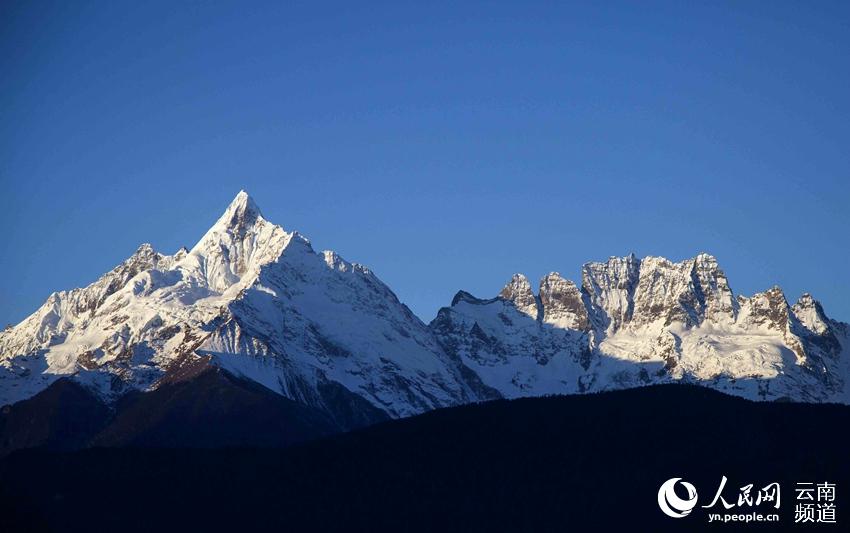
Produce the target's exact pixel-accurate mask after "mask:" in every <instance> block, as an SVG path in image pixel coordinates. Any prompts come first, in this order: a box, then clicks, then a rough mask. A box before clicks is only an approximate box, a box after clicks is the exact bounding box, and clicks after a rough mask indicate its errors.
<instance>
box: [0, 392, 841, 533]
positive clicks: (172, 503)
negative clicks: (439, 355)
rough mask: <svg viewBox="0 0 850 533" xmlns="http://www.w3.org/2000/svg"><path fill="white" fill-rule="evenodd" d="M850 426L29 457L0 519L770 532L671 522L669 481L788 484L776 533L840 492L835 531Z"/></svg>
mask: <svg viewBox="0 0 850 533" xmlns="http://www.w3.org/2000/svg"><path fill="white" fill-rule="evenodd" d="M849 423H850V407H847V406H841V405H802V404H793V403H754V402H749V401H746V400H742V399H739V398H733V397H729V396H725V395H723V394H720V393H718V392H715V391H712V390H709V389H705V388H701V387H692V386H686V385H665V386H653V387H646V388H641V389H634V390H625V391H617V392H609V393H602V394H591V395H584V396H567V397H547V398H534V399H521V400H514V401H505V400H499V401H493V402H488V403H484V404H478V405H467V406H463V407H457V408H451V409H443V410H438V411H434V412H430V413H427V414H424V415H421V416H417V417H413V418H409V419H404V420H398V421H392V422H386V423H382V424H378V425H376V426H372V427H369V428H366V429H362V430H358V431H354V432H351V433H346V434H342V435H336V436H332V437H327V438H323V439H320V440H317V441H313V442H309V443H305V444H299V445H295V446H291V447H288V448H280V449H269V448H266V449H256V448H251V449H245V448H243V449H234V448H229V449H185V448H184V449H165V448H103V449H86V450H82V451H74V452H61V451H45V450H41V451H38V450H24V451H18V452H14V453H12V454H11V455H9V456H7V457H6V458H5V459H3V461H2V462H0V516H2V517H3V520H4V524H3V525H4V528H3V530H4V531H19V530H20V531H23V530H34V531H43V530H48V531H65V530H74V531H129V530H138V531H153V530H158V531H173V530H181V529H182V528H190V529H185V530H192V531H200V530H204V529H212V530H222V529H226V528H235V529H234V530H238V531H303V530H312V531H326V530H345V531H406V530H426V531H589V530H594V531H615V530H618V529H616V528H623V529H620V530H630V531H632V530H633V531H659V530H678V531H694V530H702V529H711V530H715V531H738V530H741V529H744V528H745V529H746V530H753V529H755V530H765V528H764V527H759V525H757V524H747V525H746V526H741V525H738V527H734V525H733V524H726V525H723V524H708V523H707V513H708V510H705V509H700V508H699V507H698V508H696V509H695V510H694V511H693V513H692V514H691V515H690V516H687V517H685V518H682V519H674V518H668V517H666V516H664V515H663V514H662V513H661V511H660V510H659V508H658V505H657V502H656V499H657V492H658V488H659V486H660V485H661V484H662V483H663V482H664V481H666V480H667V479H669V478H672V477H682V478H684V479H685V480H686V481H689V482H690V483H693V484H694V485H695V486H696V487H697V488H698V490H699V505H704V504H707V503H708V502H710V500H711V499H712V498H713V496H714V493H715V491H716V490H717V487H718V484H719V482H720V478H721V476H724V475H725V476H727V477H728V478H729V483H728V485H727V488H726V491H725V493H724V495H725V496H726V497H727V499H728V500H734V499H735V498H736V497H737V494H738V487H741V486H743V485H745V484H748V483H753V484H754V485H755V488H754V491H755V490H757V489H758V488H759V487H762V486H764V485H766V484H768V483H770V482H773V481H778V482H780V483H781V484H782V485H781V486H782V493H781V497H782V500H781V508H780V510H779V511H778V512H779V513H780V515H781V522H780V524H779V526H778V527H777V525H772V526H771V528H770V530H777V529H793V514H794V503H795V501H794V498H795V493H794V490H793V489H794V483H796V482H818V483H819V482H824V481H829V482H834V483H836V484H837V508H838V520H839V526H837V527H836V526H832V527H833V529H834V530H836V531H837V530H840V529H843V528H846V527H847V525H850V492H848V490H850V484H848V482H849V481H850V475H848V470H850V464H848V461H847V442H846V428H847V427H848V424H849ZM760 510H762V511H764V512H769V508H762V509H760ZM712 512H722V511H720V510H718V509H713V510H712ZM742 512H750V509H747V508H744V509H743V510H742ZM841 524H843V525H841ZM821 527H823V528H828V527H829V526H823V525H821Z"/></svg>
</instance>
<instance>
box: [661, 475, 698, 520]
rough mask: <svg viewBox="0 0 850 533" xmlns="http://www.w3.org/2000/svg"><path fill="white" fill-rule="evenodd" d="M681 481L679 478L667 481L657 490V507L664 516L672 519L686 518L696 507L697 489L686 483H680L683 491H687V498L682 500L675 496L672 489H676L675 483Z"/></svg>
mask: <svg viewBox="0 0 850 533" xmlns="http://www.w3.org/2000/svg"><path fill="white" fill-rule="evenodd" d="M681 479H682V478H680V477H674V478H672V479H668V480H667V481H665V482H664V483H663V484H662V485H661V488H660V489H658V507H661V510H662V511H664V514H666V515H667V516H671V517H673V518H683V517H685V516H688V515H689V514H690V512H691V509H693V508H694V507H696V504H697V489H696V488H695V487H694V486H693V485H691V484H690V483H688V482H687V481H682V482H681V483H682V486H683V487H685V490H686V491H688V498H687V499H686V500H683V499H682V498H679V497H678V496H676V491H675V490H673V489H674V488H675V487H676V482H677V481H679V480H681Z"/></svg>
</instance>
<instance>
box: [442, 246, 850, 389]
mask: <svg viewBox="0 0 850 533" xmlns="http://www.w3.org/2000/svg"><path fill="white" fill-rule="evenodd" d="M582 278H583V279H582V289H581V291H580V292H579V290H578V289H577V288H576V286H575V284H573V283H572V282H569V281H566V280H563V279H562V278H561V277H560V276H559V275H557V274H549V275H548V276H546V277H544V278H543V279H542V280H541V281H540V288H539V292H538V295H537V296H535V295H534V293H533V291H532V290H531V285H530V283H529V282H528V280H527V279H526V278H525V277H524V276H522V275H515V276H514V277H513V279H512V280H511V281H510V282H509V283H508V284H507V285H506V287H505V288H504V289H503V290H502V291H501V293H500V296H499V297H497V298H494V299H491V300H480V299H477V298H475V297H473V296H471V295H469V294H467V293H464V292H460V293H458V295H457V296H456V297H455V298H454V301H453V302H452V305H451V307H446V308H443V309H441V310H440V312H439V313H438V315H437V318H436V319H435V320H434V321H433V322H432V323H431V325H430V326H431V329H432V330H433V331H434V333H435V335H437V337H438V338H439V339H440V340H441V343H442V344H443V345H444V347H445V348H446V350H447V351H449V352H450V353H453V354H456V355H457V356H458V357H459V358H460V359H461V360H462V361H463V362H464V363H465V364H466V365H467V366H469V367H470V368H473V369H474V370H475V371H476V372H478V374H479V375H480V377H481V379H482V381H483V382H484V384H485V385H488V386H490V387H493V388H495V389H496V390H498V391H499V392H500V393H501V394H502V395H504V396H507V397H516V396H527V395H538V394H550V393H572V392H585V391H594V390H605V389H611V388H622V387H633V386H640V385H644V384H649V383H659V382H668V381H679V380H681V381H686V382H697V383H701V384H704V385H708V386H711V387H714V388H717V389H720V390H723V391H726V392H729V393H732V394H736V395H741V396H745V397H749V398H754V399H778V398H790V399H795V400H800V401H813V402H820V401H838V402H844V403H848V401H850V397H849V396H848V392H850V391H848V386H847V385H846V382H847V380H848V378H850V365H848V359H850V354H848V352H847V345H848V340H847V339H848V334H847V332H848V326H847V325H846V324H842V323H839V322H835V321H832V320H830V319H829V318H827V317H826V315H825V314H824V312H823V309H822V308H821V306H820V304H818V303H817V302H816V301H815V300H813V299H812V297H811V296H810V295H808V294H806V295H804V296H803V297H802V298H801V299H800V301H799V302H798V303H797V304H795V305H794V306H793V307H789V305H788V303H787V301H786V300H785V296H784V295H783V293H782V291H781V290H780V289H779V288H778V287H774V288H772V289H770V290H768V291H766V292H764V293H760V294H756V295H754V296H752V297H751V298H744V297H738V298H737V299H736V298H735V297H734V295H733V294H732V290H731V289H730V287H729V283H728V280H727V279H726V276H725V274H724V273H723V271H722V270H721V269H720V268H719V266H718V264H717V261H716V259H715V258H714V257H712V256H710V255H707V254H700V255H698V256H697V257H695V258H693V259H689V260H686V261H682V262H680V263H673V262H671V261H669V260H667V259H664V258H660V257H647V258H644V259H642V260H640V259H637V258H636V257H635V256H634V255H631V256H628V257H624V258H617V257H612V258H611V259H609V260H608V261H607V262H605V263H587V264H585V265H584V267H583V269H582Z"/></svg>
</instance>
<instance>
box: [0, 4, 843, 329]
mask: <svg viewBox="0 0 850 533" xmlns="http://www.w3.org/2000/svg"><path fill="white" fill-rule="evenodd" d="M140 4H142V3H141V2H103V3H97V2H95V3H85V5H83V3H81V2H79V3H78V2H56V3H52V2H26V3H22V2H14V1H13V2H3V3H0V72H2V73H3V74H2V75H1V76H0V116H2V120H0V227H2V229H3V230H4V231H3V238H2V241H1V242H2V243H0V273H1V274H2V275H0V326H2V325H3V324H5V323H15V322H18V321H20V320H21V319H23V318H24V317H25V316H26V315H28V314H29V313H30V312H32V311H33V310H35V309H36V308H37V307H38V306H39V305H40V304H41V303H42V302H43V300H44V299H45V298H46V297H47V296H48V295H49V294H50V292H52V291H54V290H60V289H69V288H72V287H76V286H83V285H86V284H87V283H90V282H92V281H94V280H95V279H96V278H97V277H98V276H99V275H100V274H102V273H103V272H105V271H107V270H109V269H110V268H111V267H113V266H114V265H115V264H117V263H119V262H120V261H122V260H123V259H124V258H126V257H127V256H128V255H130V254H131V253H132V252H133V251H134V250H135V249H136V248H137V247H138V245H139V244H140V243H142V242H151V243H152V244H153V245H154V246H155V248H157V249H158V250H160V251H163V252H166V253H171V252H173V251H175V250H176V249H177V248H178V247H179V246H182V245H186V246H189V247H191V246H192V245H193V244H194V243H195V241H196V240H197V239H198V238H200V236H201V235H202V234H203V233H204V231H205V230H206V229H207V228H208V227H209V226H210V225H211V224H212V223H213V222H214V221H215V219H216V218H217V217H218V216H219V214H220V213H221V211H223V210H224V208H225V207H226V205H227V204H228V203H229V201H230V200H231V199H232V197H233V196H235V195H236V193H237V192H238V191H239V190H240V189H243V188H244V189H246V190H248V191H249V192H250V193H251V195H252V196H253V197H254V198H255V200H256V201H257V203H258V204H259V205H260V207H261V209H262V210H263V212H264V214H265V215H266V217H267V218H269V219H270V220H272V221H274V222H276V223H278V224H281V225H282V226H283V227H284V228H286V229H288V230H293V229H297V230H299V231H301V232H302V233H304V234H305V235H307V236H308V237H309V238H310V239H311V240H312V242H313V244H314V247H315V248H317V249H334V250H336V251H338V252H339V253H340V254H341V255H342V256H343V257H345V258H346V259H348V260H352V261H357V262H361V263H364V264H366V265H368V266H370V267H371V268H372V269H373V270H374V271H375V272H376V273H377V274H378V275H379V276H380V277H381V278H382V279H383V280H384V281H385V282H386V283H388V284H389V285H390V286H391V287H392V288H393V289H394V290H395V291H396V292H397V294H398V295H399V298H400V299H401V300H402V301H404V302H405V303H407V304H408V305H410V306H411V308H412V309H413V310H414V311H415V312H416V313H417V314H418V315H419V316H420V317H421V318H422V319H423V320H425V321H429V320H430V319H431V318H432V317H433V316H434V314H435V313H436V311H437V309H438V308H439V307H440V306H443V305H447V304H448V303H449V302H450V300H451V297H452V295H453V294H454V293H455V292H456V291H457V290H458V289H465V290H467V291H470V292H472V293H473V294H477V295H479V296H482V297H485V296H493V295H495V294H496V293H497V292H498V290H499V289H500V288H501V286H502V285H503V284H504V283H505V282H506V281H507V280H508V278H509V277H510V275H511V274H512V273H514V272H524V273H526V274H527V275H528V276H529V277H530V278H532V279H533V280H534V281H535V283H536V280H537V279H539V278H540V277H541V276H542V275H544V274H545V273H547V272H549V271H552V270H556V271H560V272H561V273H562V274H563V275H565V276H567V277H570V278H572V279H575V280H578V279H579V272H580V266H581V264H582V263H583V262H586V261H590V260H603V259H605V258H607V257H608V256H610V255H625V254H627V253H629V252H635V253H636V254H638V255H641V256H642V255H664V256H666V257H669V258H671V259H675V260H680V259H683V258H686V257H691V256H693V255H695V254H696V253H698V252H700V251H708V252H710V253H712V254H714V255H716V256H717V257H718V259H719V261H720V264H721V266H722V267H723V268H724V269H725V270H726V272H727V274H728V276H729V278H730V282H731V284H732V288H733V290H735V291H736V293H739V294H740V293H743V294H751V293H753V292H757V291H761V290H764V289H766V288H768V287H770V286H771V285H773V284H780V285H781V286H782V287H783V288H784V289H785V290H786V294H787V297H788V298H789V300H791V301H792V302H793V301H794V300H796V298H797V297H798V296H799V295H800V293H802V292H803V291H809V292H812V293H813V294H814V295H815V297H816V298H818V299H820V300H821V301H822V302H823V303H824V306H825V308H826V310H827V312H828V313H829V314H830V315H831V316H833V317H836V318H839V319H842V320H845V321H846V320H850V281H848V280H850V269H848V264H850V150H848V147H850V98H848V95H850V4H848V3H846V2H837V3H830V2H817V3H813V4H812V5H811V6H806V5H803V3H788V4H784V3H780V2H776V3H770V4H771V5H768V4H766V3H757V2H750V3H743V2H736V3H728V4H726V3H712V4H713V5H709V4H697V3H694V2H671V3H659V4H648V3H643V2H641V3H637V2H634V3H631V4H628V3H623V4H619V3H615V2H592V3H585V4H566V3H560V4H552V3H541V4H533V3H529V2H516V3H486V4H476V3H472V2H460V3H456V4H461V5H450V4H437V3H430V2H418V3H411V4H406V3H400V2H391V3H386V4H366V3H354V2H346V3H340V4H324V3H317V2H306V3H298V4H292V5H283V4H284V3H282V2H272V3H269V4H266V5H264V4H262V3H251V5H245V3H243V2H233V3H227V2H216V3H215V5H214V6H212V5H207V4H208V3H201V2H198V3H184V4H185V5H183V6H182V7H180V8H175V7H174V5H176V4H177V3H174V2H166V3H155V2H154V3H145V4H146V5H140ZM602 4H604V5H602ZM638 4H640V5H638ZM685 4H687V5H685ZM774 4H775V5H774Z"/></svg>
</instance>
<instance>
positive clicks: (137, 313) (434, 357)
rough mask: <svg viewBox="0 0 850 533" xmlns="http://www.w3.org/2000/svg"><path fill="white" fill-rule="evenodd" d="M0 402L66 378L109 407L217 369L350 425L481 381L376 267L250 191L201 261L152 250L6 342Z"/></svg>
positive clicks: (200, 253) (201, 252) (63, 300)
mask: <svg viewBox="0 0 850 533" xmlns="http://www.w3.org/2000/svg"><path fill="white" fill-rule="evenodd" d="M0 354H2V356H1V357H0V403H10V402H13V401H16V400H18V399H22V398H26V397H28V396H31V395H32V394H34V393H36V392H38V391H39V390H41V389H43V388H44V387H46V386H47V385H48V384H49V383H50V382H52V381H53V380H54V379H56V378H57V377H59V376H62V375H74V376H75V377H76V378H77V379H79V380H80V381H82V382H84V383H87V384H88V385H90V386H92V387H94V388H96V389H97V390H98V391H99V392H100V393H101V394H102V395H103V396H104V397H106V398H109V397H115V396H118V395H120V394H122V393H124V392H125V391H127V390H128V389H131V388H138V389H152V388H156V387H157V386H158V384H159V383H160V381H161V380H163V379H167V378H168V376H169V375H171V374H175V373H179V372H181V369H182V368H184V367H191V366H192V365H197V364H214V365H218V366H221V367H223V368H225V369H227V370H229V371H231V372H232V373H234V374H236V375H239V376H244V377H248V378H250V379H253V380H255V381H257V382H259V383H261V384H263V385H265V386H267V387H268V388H270V389H272V390H274V391H277V392H279V393H281V394H283V395H285V396H287V397H290V398H292V399H295V400H298V401H301V402H303V403H306V404H308V405H314V406H317V407H321V408H324V409H326V410H328V411H333V412H339V411H345V412H347V413H348V414H349V416H350V417H354V418H358V417H359V418H366V419H368V418H370V417H371V418H375V417H378V418H380V417H381V416H385V415H383V413H387V414H389V415H391V416H403V415H409V414H413V413H417V412H421V411H424V410H426V409H433V408H435V407H441V406H447V405H454V404H457V403H462V402H467V401H470V400H473V399H476V398H478V397H479V395H478V393H477V392H476V389H475V381H476V380H475V379H474V376H471V375H470V374H469V373H468V372H466V371H465V370H464V369H462V368H461V366H460V364H459V362H458V361H456V360H454V359H452V358H451V357H449V356H448V355H447V354H445V353H444V352H443V351H442V350H441V349H440V347H439V345H438V344H437V343H436V341H435V339H434V338H433V336H432V335H431V333H430V331H429V330H428V329H427V327H426V326H425V325H424V324H423V323H422V322H421V321H420V320H419V319H418V318H416V317H415V316H414V315H413V314H412V313H411V312H410V311H409V310H408V309H407V307H405V306H404V305H402V304H401V303H400V302H399V301H398V299H397V298H396V297H395V295H394V294H393V293H392V292H391V291H390V290H389V289H388V288H387V287H386V286H385V285H384V284H383V283H381V282H380V280H378V279H377V278H376V277H375V276H374V275H373V274H372V273H371V272H370V271H369V270H368V269H366V268H364V267H362V266H360V265H355V264H351V263H347V262H346V261H344V260H342V259H341V258H340V257H339V256H337V255H336V254H334V253H333V252H324V253H323V254H317V253H315V252H314V251H313V250H312V248H311V247H310V244H309V242H308V241H307V239H305V238H304V237H303V236H301V235H299V234H298V233H289V232H286V231H284V230H283V229H282V228H280V227H279V226H276V225H274V224H272V223H270V222H268V221H267V220H265V219H264V218H263V216H262V214H261V213H260V211H259V209H258V208H257V206H256V204H254V202H253V201H252V200H251V198H250V197H249V196H248V195H247V194H246V193H244V192H240V193H239V195H238V196H237V197H236V198H235V199H234V201H233V202H232V203H231V204H230V206H229V207H228V208H227V210H226V211H225V213H224V214H223V215H222V216H221V217H220V218H219V219H218V221H217V222H216V223H215V224H214V225H213V226H212V228H210V230H209V231H208V232H207V233H206V235H204V236H203V238H201V240H200V241H199V242H198V244H196V245H195V246H194V247H193V248H192V250H191V251H188V252H187V251H185V250H181V251H180V252H178V254H175V256H162V255H160V254H157V253H156V252H154V251H153V250H152V249H151V248H150V246H149V245H145V246H143V247H142V248H140V249H139V251H138V252H137V253H136V254H134V255H133V257H131V258H130V259H128V260H127V261H125V262H124V263H123V264H122V265H120V266H118V267H116V269H115V270H113V271H112V272H110V273H109V274H106V275H105V276H104V277H103V278H101V279H100V280H98V281H97V282H95V283H94V284H92V285H90V286H89V287H86V288H85V289H75V290H74V291H70V292H67V293H65V292H63V293H55V294H53V295H51V297H50V298H49V299H48V301H47V302H46V303H45V304H44V305H43V306H42V308H40V309H39V310H38V311H36V312H35V313H34V314H33V315H32V316H30V317H29V318H27V319H26V320H24V321H23V322H22V323H21V324H19V325H17V326H16V327H14V328H12V329H11V330H7V331H4V332H3V333H2V334H0Z"/></svg>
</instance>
